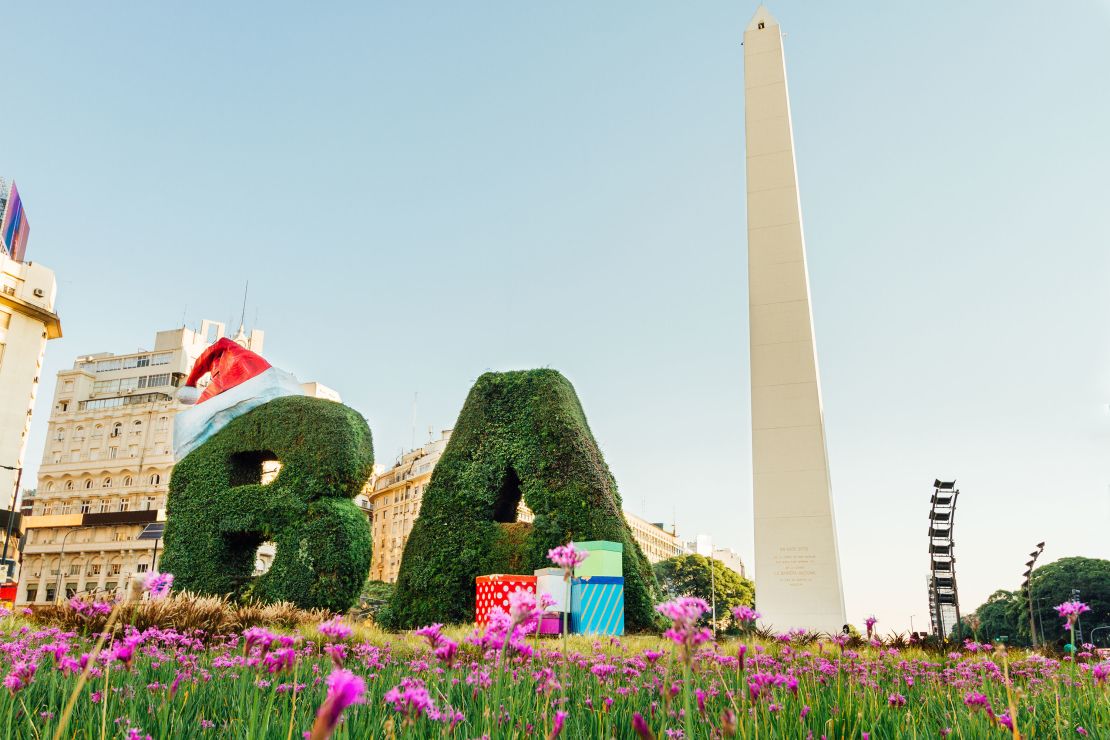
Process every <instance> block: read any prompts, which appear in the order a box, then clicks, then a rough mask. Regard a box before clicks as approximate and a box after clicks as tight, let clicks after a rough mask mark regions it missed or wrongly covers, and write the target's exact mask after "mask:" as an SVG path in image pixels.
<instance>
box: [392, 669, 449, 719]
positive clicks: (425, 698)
mask: <svg viewBox="0 0 1110 740" xmlns="http://www.w3.org/2000/svg"><path fill="white" fill-rule="evenodd" d="M382 698H383V699H384V700H385V703H386V704H392V705H393V709H394V710H396V711H398V712H401V713H402V714H404V715H405V716H407V717H412V718H416V717H420V716H421V715H423V714H427V715H429V716H432V717H433V718H434V716H438V713H437V712H436V710H435V704H434V703H433V702H432V697H431V696H430V695H429V694H428V689H426V688H425V687H424V682H423V681H421V680H420V679H418V678H409V677H408V676H406V677H405V678H403V679H401V683H400V684H399V685H397V686H394V687H393V688H392V689H390V690H389V691H387V692H385V696H384V697H382Z"/></svg>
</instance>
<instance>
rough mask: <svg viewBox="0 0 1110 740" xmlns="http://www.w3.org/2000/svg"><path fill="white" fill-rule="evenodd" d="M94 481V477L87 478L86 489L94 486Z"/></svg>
mask: <svg viewBox="0 0 1110 740" xmlns="http://www.w3.org/2000/svg"><path fill="white" fill-rule="evenodd" d="M92 483H93V482H92V478H88V479H87V480H85V488H86V489H89V488H92Z"/></svg>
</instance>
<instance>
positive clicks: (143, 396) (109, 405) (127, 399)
mask: <svg viewBox="0 0 1110 740" xmlns="http://www.w3.org/2000/svg"><path fill="white" fill-rule="evenodd" d="M170 400H173V399H172V398H171V396H170V395H169V394H168V393H139V394H136V395H132V396H119V397H117V398H97V399H94V400H92V401H81V402H80V403H78V404H77V410H78V411H95V410H97V409H114V408H118V407H120V406H138V405H141V404H144V403H155V402H157V401H170Z"/></svg>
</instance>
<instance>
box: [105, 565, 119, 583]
mask: <svg viewBox="0 0 1110 740" xmlns="http://www.w3.org/2000/svg"><path fill="white" fill-rule="evenodd" d="M122 572H123V565H121V564H120V563H112V564H111V565H110V566H108V575H110V576H118V575H119V574H120V573H122ZM104 585H105V588H107V587H108V584H104ZM112 587H113V588H114V587H115V584H112Z"/></svg>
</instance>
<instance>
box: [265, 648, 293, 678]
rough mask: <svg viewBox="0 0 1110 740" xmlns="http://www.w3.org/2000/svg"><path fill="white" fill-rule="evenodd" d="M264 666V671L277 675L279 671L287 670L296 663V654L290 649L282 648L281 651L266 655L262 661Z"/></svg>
mask: <svg viewBox="0 0 1110 740" xmlns="http://www.w3.org/2000/svg"><path fill="white" fill-rule="evenodd" d="M262 662H263V663H264V664H265V666H266V670H267V671H269V672H270V673H278V672H279V671H285V670H289V669H290V668H292V667H293V664H294V663H296V662H297V653H296V652H295V651H294V650H293V649H292V648H282V649H281V650H274V651H273V652H270V653H267V654H266V657H265V658H263V659H262Z"/></svg>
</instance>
